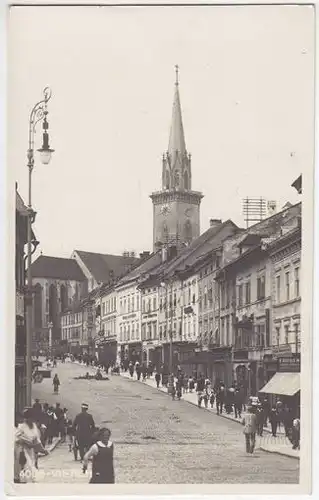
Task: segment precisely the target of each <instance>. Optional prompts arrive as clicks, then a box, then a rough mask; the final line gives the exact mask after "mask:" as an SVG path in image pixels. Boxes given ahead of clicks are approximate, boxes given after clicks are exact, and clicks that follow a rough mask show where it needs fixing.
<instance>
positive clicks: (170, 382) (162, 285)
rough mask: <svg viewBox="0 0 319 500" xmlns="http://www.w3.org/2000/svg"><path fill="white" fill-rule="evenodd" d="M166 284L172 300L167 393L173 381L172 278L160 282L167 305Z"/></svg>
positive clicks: (171, 305) (171, 388)
mask: <svg viewBox="0 0 319 500" xmlns="http://www.w3.org/2000/svg"><path fill="white" fill-rule="evenodd" d="M168 285H169V286H170V295H171V298H172V302H171V304H170V328H169V379H168V388H167V391H168V393H169V394H171V393H172V390H173V383H174V375H173V303H174V300H173V280H170V281H169V283H168V284H167V285H166V283H164V282H162V283H161V287H162V288H165V289H166V305H167V306H168V303H169V300H168Z"/></svg>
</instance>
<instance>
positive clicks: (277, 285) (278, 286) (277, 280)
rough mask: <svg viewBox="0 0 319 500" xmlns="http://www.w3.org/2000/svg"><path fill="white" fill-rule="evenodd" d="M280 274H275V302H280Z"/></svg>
mask: <svg viewBox="0 0 319 500" xmlns="http://www.w3.org/2000/svg"><path fill="white" fill-rule="evenodd" d="M280 295H281V294H280V276H276V302H277V303H278V304H279V302H280Z"/></svg>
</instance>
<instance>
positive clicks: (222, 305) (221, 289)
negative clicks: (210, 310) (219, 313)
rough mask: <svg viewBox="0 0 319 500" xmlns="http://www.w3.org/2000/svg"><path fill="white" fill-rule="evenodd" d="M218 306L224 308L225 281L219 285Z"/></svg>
mask: <svg viewBox="0 0 319 500" xmlns="http://www.w3.org/2000/svg"><path fill="white" fill-rule="evenodd" d="M220 307H221V308H222V309H224V308H225V283H222V284H221V285H220Z"/></svg>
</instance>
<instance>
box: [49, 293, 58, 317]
mask: <svg viewBox="0 0 319 500" xmlns="http://www.w3.org/2000/svg"><path fill="white" fill-rule="evenodd" d="M49 320H50V321H52V323H53V325H54V326H56V325H57V322H58V304H57V292H56V286H55V285H50V287H49Z"/></svg>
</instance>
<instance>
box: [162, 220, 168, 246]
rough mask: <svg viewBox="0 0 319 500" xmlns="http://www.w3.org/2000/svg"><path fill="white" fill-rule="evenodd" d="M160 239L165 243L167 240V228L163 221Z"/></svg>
mask: <svg viewBox="0 0 319 500" xmlns="http://www.w3.org/2000/svg"><path fill="white" fill-rule="evenodd" d="M162 241H163V243H166V242H167V241H168V228H167V225H166V222H164V223H163V227H162Z"/></svg>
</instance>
